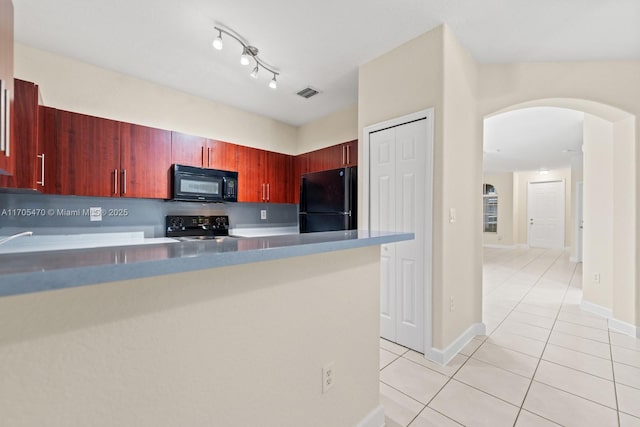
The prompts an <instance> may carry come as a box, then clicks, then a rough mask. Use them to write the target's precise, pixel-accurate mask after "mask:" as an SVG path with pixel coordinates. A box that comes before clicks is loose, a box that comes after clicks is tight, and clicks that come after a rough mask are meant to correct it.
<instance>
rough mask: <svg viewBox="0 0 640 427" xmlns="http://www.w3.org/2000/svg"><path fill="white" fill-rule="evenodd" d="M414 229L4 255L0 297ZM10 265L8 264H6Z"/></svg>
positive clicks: (337, 245)
mask: <svg viewBox="0 0 640 427" xmlns="http://www.w3.org/2000/svg"><path fill="white" fill-rule="evenodd" d="M413 238H414V234H413V233H391V232H378V231H363V230H349V231H330V232H322V233H307V234H296V235H278V236H265V237H253V238H242V239H228V240H225V241H222V242H216V241H207V242H177V243H161V244H157V245H136V246H119V247H105V248H93V249H90V250H67V251H51V252H32V253H22V254H13V255H0V264H2V263H7V262H8V263H9V266H8V267H4V268H2V269H0V271H1V273H0V297H1V296H11V295H20V294H27V293H33V292H42V291H49V290H56V289H66V288H73V287H78V286H87V285H95V284H100V283H108V282H116V281H121V280H131V279H140V278H146V277H154V276H161V275H166V274H176V273H184V272H189V271H196V270H204V269H210V268H219V267H227V266H233V265H241V264H251V263H255V262H261V261H271V260H277V259H285V258H293V257H299V256H306V255H313V254H320V253H324V252H333V251H339V250H347V249H356V248H362V247H366V246H377V245H382V244H388V243H396V242H401V241H406V240H412V239H413ZM6 265H7V264H5V266H6Z"/></svg>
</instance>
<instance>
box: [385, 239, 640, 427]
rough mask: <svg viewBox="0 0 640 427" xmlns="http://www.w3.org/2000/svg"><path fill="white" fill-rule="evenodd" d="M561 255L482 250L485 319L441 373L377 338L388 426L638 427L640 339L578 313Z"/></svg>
mask: <svg viewBox="0 0 640 427" xmlns="http://www.w3.org/2000/svg"><path fill="white" fill-rule="evenodd" d="M581 267H582V264H575V263H571V262H570V261H569V255H568V254H567V253H566V252H564V251H562V250H545V249H493V248H485V249H484V277H483V280H484V289H483V292H484V319H483V320H484V322H485V324H486V326H487V335H488V336H487V337H476V338H474V339H473V340H472V341H471V342H470V343H469V344H468V345H467V346H466V347H465V348H464V349H463V350H462V352H461V353H460V354H458V355H457V356H456V357H455V358H454V359H453V360H452V361H451V362H450V363H449V364H448V365H447V366H439V365H436V364H433V363H431V362H429V361H427V360H425V359H424V358H423V356H422V355H421V354H418V353H416V352H413V351H411V350H407V349H406V348H404V347H401V346H398V345H396V344H393V343H390V342H388V341H385V340H381V343H380V369H381V371H380V401H381V404H382V405H383V406H384V407H385V414H386V416H387V426H388V427H396V426H411V427H426V426H459V425H465V426H514V425H517V426H554V425H565V426H580V427H585V426H623V427H626V426H640V339H636V338H633V337H629V336H627V335H623V334H619V333H617V332H615V331H613V330H608V329H607V320H606V319H604V318H602V317H599V316H597V315H594V314H590V313H587V312H584V311H582V310H581V309H580V299H581V296H582V292H581V282H582V272H581Z"/></svg>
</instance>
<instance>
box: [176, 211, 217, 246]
mask: <svg viewBox="0 0 640 427" xmlns="http://www.w3.org/2000/svg"><path fill="white" fill-rule="evenodd" d="M166 236H167V237H171V238H175V239H178V240H207V239H216V238H224V237H228V236H229V217H228V216H227V215H210V216H204V215H179V216H178V215H169V216H167V217H166Z"/></svg>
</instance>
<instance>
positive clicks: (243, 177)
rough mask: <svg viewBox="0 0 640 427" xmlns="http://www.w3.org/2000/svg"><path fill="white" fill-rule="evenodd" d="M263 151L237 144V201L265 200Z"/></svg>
mask: <svg viewBox="0 0 640 427" xmlns="http://www.w3.org/2000/svg"><path fill="white" fill-rule="evenodd" d="M264 153H265V152H264V150H259V149H257V148H252V147H244V146H242V145H238V146H237V159H238V201H239V202H264V201H265V199H266V191H267V189H266V186H265V182H264V167H265V166H264V162H265V156H264Z"/></svg>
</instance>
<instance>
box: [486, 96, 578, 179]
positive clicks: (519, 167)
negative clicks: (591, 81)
mask: <svg viewBox="0 0 640 427" xmlns="http://www.w3.org/2000/svg"><path fill="white" fill-rule="evenodd" d="M583 121H584V113H582V112H580V111H575V110H568V109H565V108H551V107H535V108H525V109H522V110H515V111H510V112H507V113H502V114H498V115H496V116H493V117H490V118H488V119H485V121H484V172H485V173H499V172H513V171H531V170H541V169H547V170H550V169H557V168H564V167H568V166H571V159H572V158H574V157H578V158H581V157H582V135H583V132H582V125H583Z"/></svg>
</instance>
